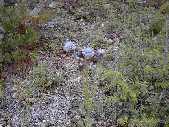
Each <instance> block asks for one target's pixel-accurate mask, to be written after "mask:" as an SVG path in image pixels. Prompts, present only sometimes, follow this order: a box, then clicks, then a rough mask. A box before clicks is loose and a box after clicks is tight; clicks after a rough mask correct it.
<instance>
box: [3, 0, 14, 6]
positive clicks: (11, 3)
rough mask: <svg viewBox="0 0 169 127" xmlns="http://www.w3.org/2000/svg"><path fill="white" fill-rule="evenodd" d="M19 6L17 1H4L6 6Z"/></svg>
mask: <svg viewBox="0 0 169 127" xmlns="http://www.w3.org/2000/svg"><path fill="white" fill-rule="evenodd" d="M16 4H17V0H4V5H5V6H15V5H16Z"/></svg>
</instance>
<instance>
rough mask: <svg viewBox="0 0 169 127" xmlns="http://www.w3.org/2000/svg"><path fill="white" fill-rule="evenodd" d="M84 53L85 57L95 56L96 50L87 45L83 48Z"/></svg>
mask: <svg viewBox="0 0 169 127" xmlns="http://www.w3.org/2000/svg"><path fill="white" fill-rule="evenodd" d="M82 54H83V56H84V57H85V58H91V57H93V56H94V54H95V52H94V49H93V48H90V47H87V48H84V49H82Z"/></svg>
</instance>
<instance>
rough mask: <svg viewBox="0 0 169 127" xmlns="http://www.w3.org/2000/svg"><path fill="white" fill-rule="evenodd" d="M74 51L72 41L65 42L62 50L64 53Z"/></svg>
mask: <svg viewBox="0 0 169 127" xmlns="http://www.w3.org/2000/svg"><path fill="white" fill-rule="evenodd" d="M75 49H76V45H75V42H74V41H70V40H66V42H65V44H64V46H63V50H64V51H66V52H70V51H73V50H75Z"/></svg>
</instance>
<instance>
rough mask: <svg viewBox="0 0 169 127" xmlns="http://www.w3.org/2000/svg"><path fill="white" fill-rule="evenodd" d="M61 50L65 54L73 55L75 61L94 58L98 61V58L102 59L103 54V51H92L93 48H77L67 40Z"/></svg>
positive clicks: (72, 42)
mask: <svg viewBox="0 0 169 127" xmlns="http://www.w3.org/2000/svg"><path fill="white" fill-rule="evenodd" d="M63 50H64V51H65V52H66V53H74V54H75V58H76V59H79V58H84V59H92V58H96V59H99V58H101V57H103V54H104V53H105V50H104V49H96V50H94V49H93V48H91V47H89V46H88V47H84V48H78V47H77V45H76V43H75V42H74V41H71V40H68V39H67V40H66V41H65V44H64V46H63Z"/></svg>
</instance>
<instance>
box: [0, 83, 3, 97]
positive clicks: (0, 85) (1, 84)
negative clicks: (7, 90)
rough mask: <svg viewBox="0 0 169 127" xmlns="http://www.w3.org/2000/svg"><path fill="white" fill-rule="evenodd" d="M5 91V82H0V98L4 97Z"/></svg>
mask: <svg viewBox="0 0 169 127" xmlns="http://www.w3.org/2000/svg"><path fill="white" fill-rule="evenodd" d="M3 89H4V81H3V80H0V97H2V96H3Z"/></svg>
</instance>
